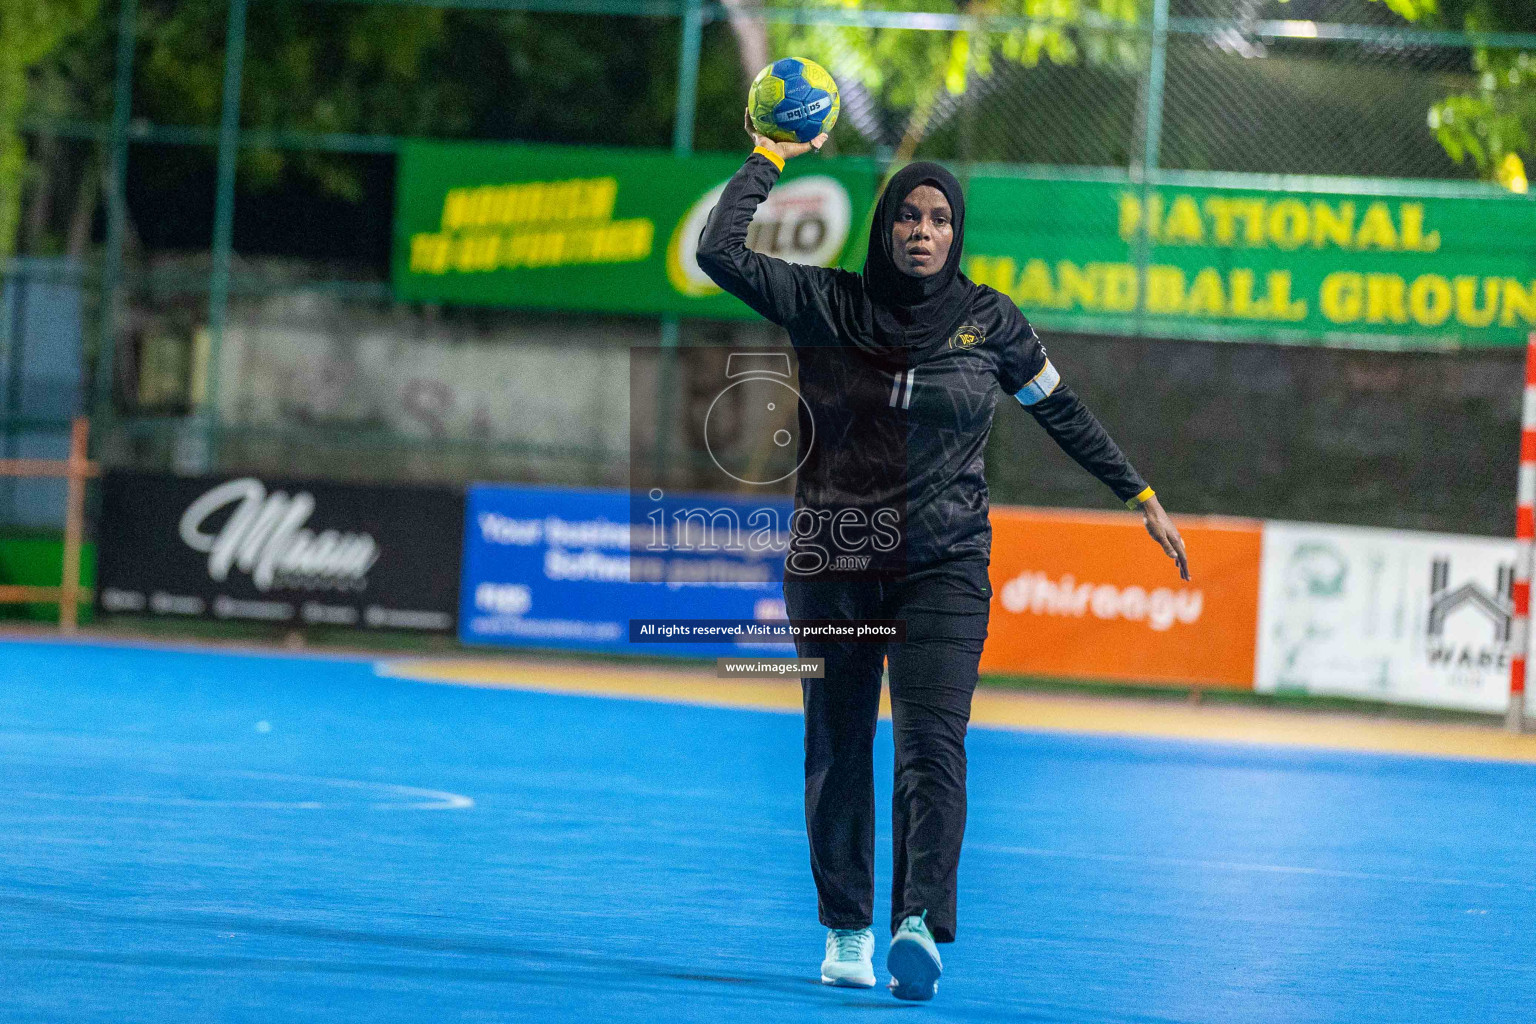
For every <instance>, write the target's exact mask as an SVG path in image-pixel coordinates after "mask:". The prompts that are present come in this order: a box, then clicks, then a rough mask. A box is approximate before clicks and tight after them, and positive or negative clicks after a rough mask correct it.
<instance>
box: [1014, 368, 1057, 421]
mask: <svg viewBox="0 0 1536 1024" xmlns="http://www.w3.org/2000/svg"><path fill="white" fill-rule="evenodd" d="M1060 383H1061V374H1059V373H1057V372H1056V367H1054V366H1052V365H1051V361H1050V360H1049V359H1047V360H1046V361H1045V365H1044V366H1042V367H1041V368H1040V372H1039V373H1037V374H1035V379H1034V380H1032V381H1030V382H1029V383H1028V384H1025V385H1024V386H1023V387H1022V388H1019V390H1018V391H1015V392H1014V394H1013V397H1014V398H1017V399H1018V400H1019V404H1020V405H1022V406H1024V408H1026V409H1028V408H1029V407H1030V406H1032V405H1034V404H1035V403H1036V402H1039V401H1042V400H1044V399H1047V398H1049V397H1051V392H1053V391H1055V390H1056V385H1058V384H1060Z"/></svg>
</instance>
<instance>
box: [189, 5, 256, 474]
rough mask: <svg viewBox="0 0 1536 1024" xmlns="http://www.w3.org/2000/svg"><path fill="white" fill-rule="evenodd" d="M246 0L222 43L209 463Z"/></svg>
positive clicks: (225, 311)
mask: <svg viewBox="0 0 1536 1024" xmlns="http://www.w3.org/2000/svg"><path fill="white" fill-rule="evenodd" d="M245 8H246V0H229V27H228V30H227V31H226V34H225V43H224V103H223V109H222V111H221V113H220V115H219V165H218V185H217V193H216V198H215V200H214V213H213V268H212V270H211V271H210V273H209V280H208V355H207V360H208V364H207V369H206V374H207V376H206V378H205V379H206V380H207V382H208V383H207V390H206V393H205V394H204V396H203V404H202V408H201V410H200V413H201V415H202V418H203V424H202V425H203V431H204V433H203V438H204V444H205V446H206V447H205V453H204V458H206V459H208V460H209V461H211V460H212V458H213V451H214V442H215V439H216V437H217V433H218V420H219V409H218V406H219V363H220V354H221V353H222V352H223V349H224V326H225V323H226V321H227V320H228V317H229V263H230V255H231V250H232V249H233V247H234V229H235V165H236V164H237V163H238V162H239V158H240V84H241V79H242V76H243V74H244V71H245Z"/></svg>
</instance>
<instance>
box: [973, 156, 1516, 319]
mask: <svg viewBox="0 0 1536 1024" xmlns="http://www.w3.org/2000/svg"><path fill="white" fill-rule="evenodd" d="M1194 180H1198V179H1194ZM1353 184H1355V185H1358V186H1359V187H1360V189H1361V190H1360V191H1358V192H1343V191H1340V192H1298V191H1276V190H1266V191H1261V190H1253V189H1235V188H1213V187H1199V186H1194V185H1190V186H1187V187H1183V186H1159V187H1157V188H1153V189H1148V190H1145V191H1144V190H1143V189H1142V188H1141V187H1140V186H1137V185H1132V184H1129V183H1125V182H1106V181H1059V180H1058V181H1042V180H1038V179H1031V178H1011V177H980V176H978V177H972V178H971V181H970V193H969V200H970V204H971V206H970V210H971V212H970V216H969V220H968V222H967V225H966V243H965V247H966V262H965V269H966V273H967V274H968V275H969V276H970V277H971V278H972V279H973V280H975V281H977V282H980V283H982V284H989V285H991V286H992V287H994V288H996V289H998V290H999V291H1001V292H1004V293H1006V294H1007V295H1009V296H1011V297H1012V298H1013V300H1014V301H1015V302H1017V303H1018V304H1019V306H1020V308H1022V309H1023V310H1024V312H1025V313H1027V314H1028V315H1029V316H1030V317H1031V319H1034V320H1036V321H1038V322H1039V323H1040V324H1041V326H1043V327H1045V328H1048V329H1054V330H1079V331H1099V332H1112V333H1125V334H1143V333H1145V334H1153V335H1159V336H1172V337H1189V338H1214V339H1219V340H1242V339H1261V340H1274V341H1285V342H1314V343H1316V342H1321V343H1325V344H1327V343H1335V344H1349V345H1363V346H1372V347H1399V346H1402V347H1408V346H1423V347H1450V346H1488V345H1517V344H1523V343H1524V341H1525V337H1526V334H1527V333H1528V332H1530V331H1531V330H1532V329H1536V201H1533V200H1532V199H1529V198H1526V197H1522V196H1515V195H1512V194H1510V193H1507V192H1503V191H1501V190H1499V189H1495V188H1493V187H1491V186H1490V187H1488V188H1486V189H1483V188H1479V187H1475V186H1449V185H1440V186H1436V185H1435V184H1434V183H1427V184H1426V185H1425V186H1423V187H1422V189H1421V190H1420V191H1418V192H1415V191H1414V188H1415V186H1413V185H1411V184H1410V183H1404V182H1369V181H1359V182H1354V183H1353ZM1452 190H1454V191H1452ZM1447 193H1449V194H1447ZM1143 258H1144V259H1145V263H1146V272H1145V275H1144V276H1143V273H1142V270H1141V263H1142V259H1143Z"/></svg>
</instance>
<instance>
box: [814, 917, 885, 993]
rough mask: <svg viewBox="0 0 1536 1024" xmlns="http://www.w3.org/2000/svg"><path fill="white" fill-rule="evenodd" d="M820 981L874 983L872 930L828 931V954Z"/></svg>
mask: <svg viewBox="0 0 1536 1024" xmlns="http://www.w3.org/2000/svg"><path fill="white" fill-rule="evenodd" d="M821 983H822V984H823V985H841V986H843V987H844V988H874V987H875V933H874V932H872V931H870V930H869V929H868V928H833V929H832V930H831V931H829V932H827V958H826V959H825V960H823V961H822V962H821Z"/></svg>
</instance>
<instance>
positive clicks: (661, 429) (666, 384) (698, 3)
mask: <svg viewBox="0 0 1536 1024" xmlns="http://www.w3.org/2000/svg"><path fill="white" fill-rule="evenodd" d="M681 34H682V39H681V40H680V42H679V44H678V55H677V113H676V119H675V120H674V121H673V122H672V155H673V156H678V157H686V156H688V155H690V154H691V153H692V152H693V121H694V117H695V116H696V115H697V113H698V97H699V50H700V49H701V48H702V46H703V42H704V4H703V0H687V5H686V6H685V7H684V8H683V17H682V25H681ZM681 335H682V324H681V323H679V322H678V318H677V317H675V316H664V317H662V318H661V349H662V352H661V362H660V365H659V366H658V367H657V370H658V373H657V377H656V463H657V466H656V468H657V477H658V478H661V477H662V474H663V473H664V472H665V469H666V467H667V465H668V464H669V463H670V461H671V458H670V457H671V449H672V426H673V417H672V411H673V408H674V406H673V403H672V402H669V401H668V398H669V397H670V396H669V392H670V391H671V390H672V387H673V385H674V384H675V382H676V381H677V376H678V373H677V348H678V343H679V341H680V339H681Z"/></svg>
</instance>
